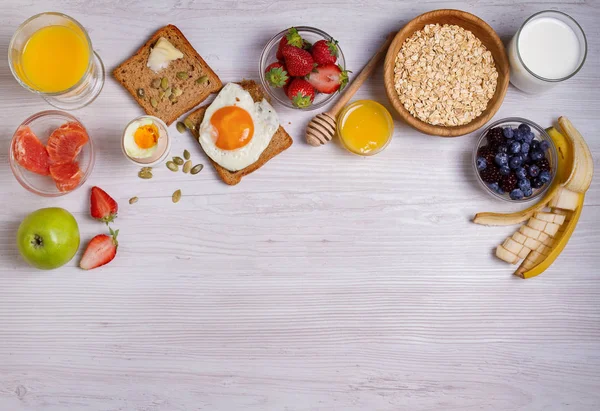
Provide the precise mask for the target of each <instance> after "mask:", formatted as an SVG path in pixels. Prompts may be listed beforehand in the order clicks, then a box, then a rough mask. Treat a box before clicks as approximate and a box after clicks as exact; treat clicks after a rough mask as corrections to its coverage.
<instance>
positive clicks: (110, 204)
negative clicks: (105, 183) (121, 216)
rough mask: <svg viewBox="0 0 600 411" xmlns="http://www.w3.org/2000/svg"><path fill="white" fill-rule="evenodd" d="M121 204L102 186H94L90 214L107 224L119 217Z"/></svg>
mask: <svg viewBox="0 0 600 411" xmlns="http://www.w3.org/2000/svg"><path fill="white" fill-rule="evenodd" d="M118 210H119V205H118V204H117V202H116V201H115V200H114V199H113V198H112V197H111V196H109V195H108V194H106V192H105V191H104V190H102V189H101V188H100V187H92V195H91V196H90V214H91V215H92V217H94V218H95V219H96V220H100V221H102V222H104V223H106V224H108V223H112V222H113V220H114V219H115V218H116V217H117V211H118Z"/></svg>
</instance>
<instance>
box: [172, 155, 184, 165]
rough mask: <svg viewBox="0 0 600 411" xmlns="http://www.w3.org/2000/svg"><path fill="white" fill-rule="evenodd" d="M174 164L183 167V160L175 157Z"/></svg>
mask: <svg viewBox="0 0 600 411" xmlns="http://www.w3.org/2000/svg"><path fill="white" fill-rule="evenodd" d="M173 162H174V163H175V164H177V165H178V166H182V165H183V158H181V157H173Z"/></svg>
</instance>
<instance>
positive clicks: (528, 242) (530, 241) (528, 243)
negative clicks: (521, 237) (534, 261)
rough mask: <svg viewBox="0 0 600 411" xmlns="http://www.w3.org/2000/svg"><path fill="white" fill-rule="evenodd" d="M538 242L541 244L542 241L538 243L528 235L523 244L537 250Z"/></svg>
mask: <svg viewBox="0 0 600 411" xmlns="http://www.w3.org/2000/svg"><path fill="white" fill-rule="evenodd" d="M540 244H542V243H540V242H539V241H538V240H536V239H535V238H531V237H528V238H527V240H525V243H524V244H523V245H524V246H525V247H527V248H529V249H532V250H537V248H538V247H539V246H540Z"/></svg>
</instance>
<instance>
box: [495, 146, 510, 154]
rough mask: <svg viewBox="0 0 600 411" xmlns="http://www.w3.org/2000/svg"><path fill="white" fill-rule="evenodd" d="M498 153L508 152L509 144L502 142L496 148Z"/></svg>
mask: <svg viewBox="0 0 600 411" xmlns="http://www.w3.org/2000/svg"><path fill="white" fill-rule="evenodd" d="M496 151H497V152H498V153H508V146H507V145H506V144H500V145H499V146H498V148H496Z"/></svg>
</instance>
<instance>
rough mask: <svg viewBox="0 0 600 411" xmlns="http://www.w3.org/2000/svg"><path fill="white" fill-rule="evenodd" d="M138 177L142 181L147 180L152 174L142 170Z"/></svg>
mask: <svg viewBox="0 0 600 411" xmlns="http://www.w3.org/2000/svg"><path fill="white" fill-rule="evenodd" d="M138 177H139V178H143V179H144V180H149V179H151V178H152V173H151V172H150V171H144V170H142V171H140V172H139V173H138Z"/></svg>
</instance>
